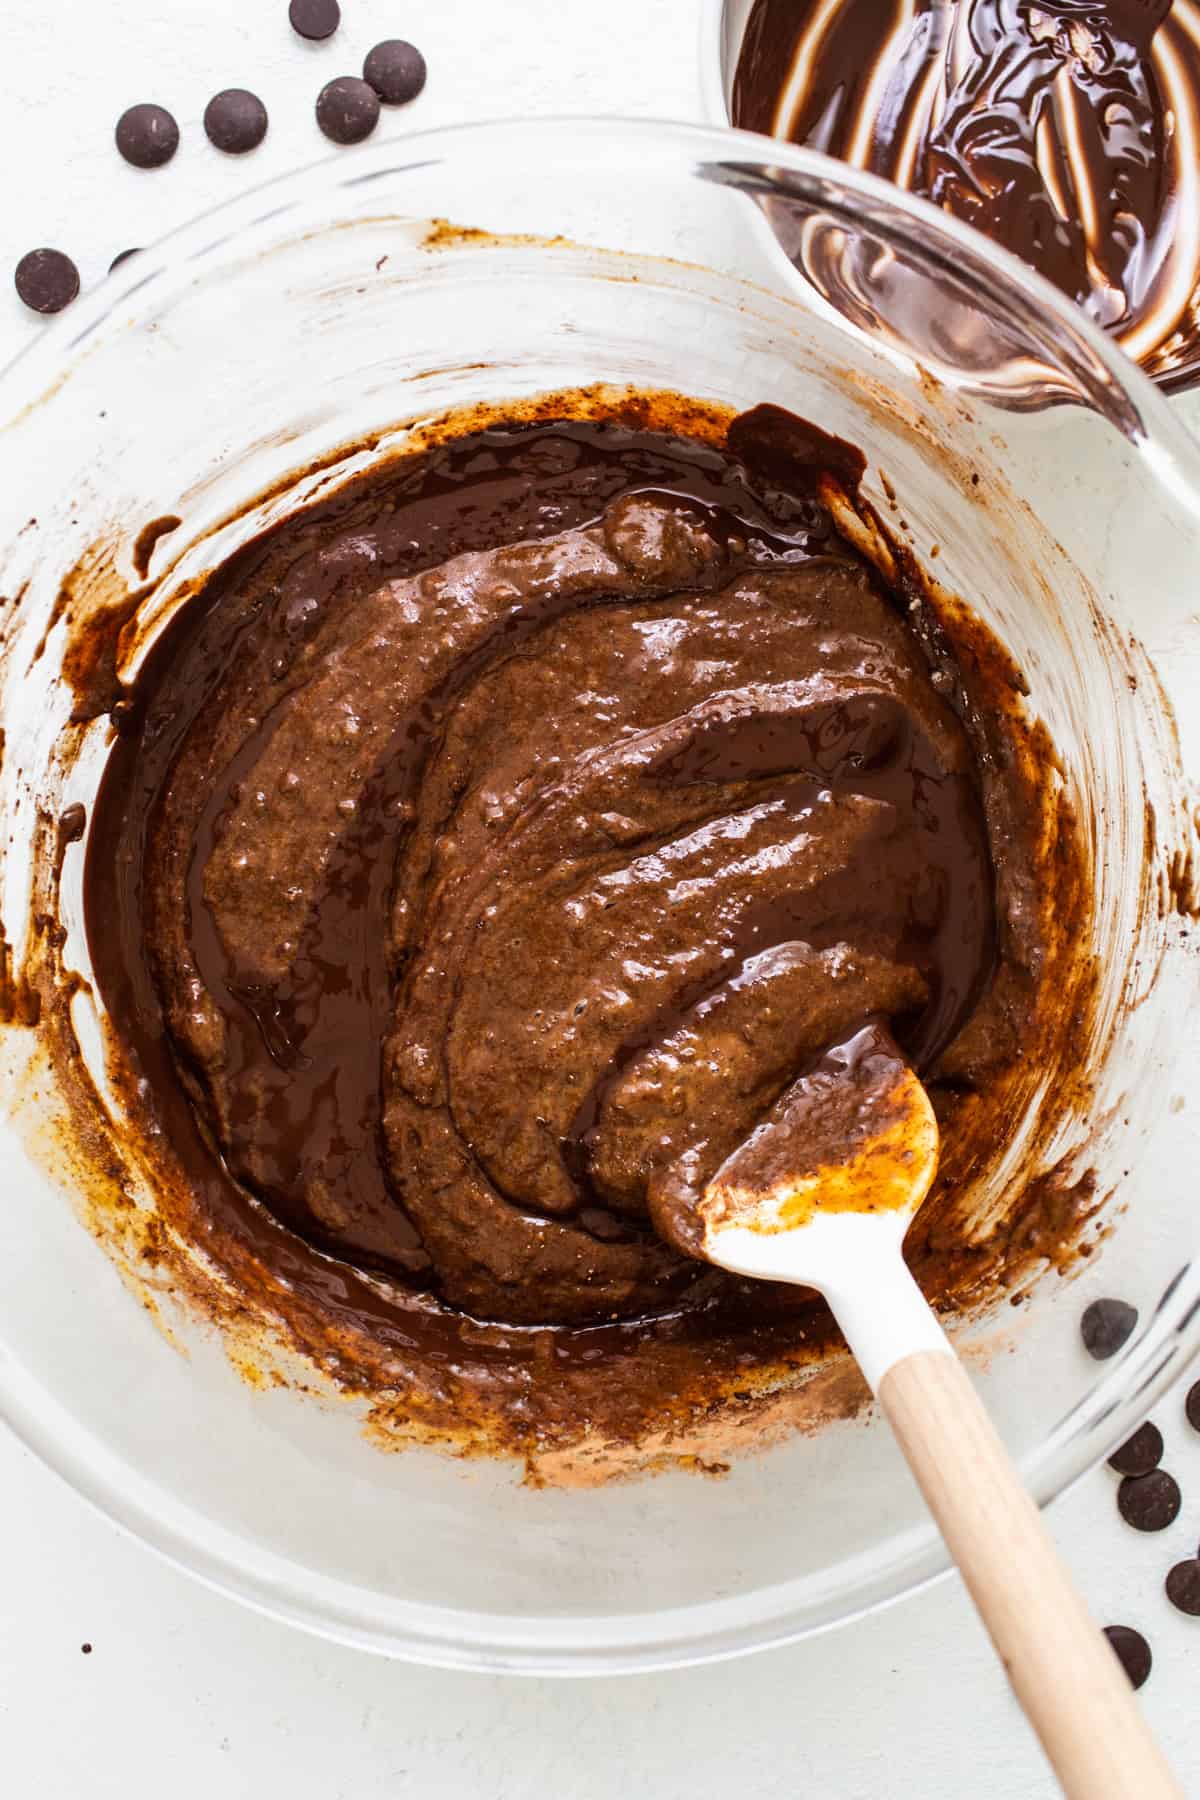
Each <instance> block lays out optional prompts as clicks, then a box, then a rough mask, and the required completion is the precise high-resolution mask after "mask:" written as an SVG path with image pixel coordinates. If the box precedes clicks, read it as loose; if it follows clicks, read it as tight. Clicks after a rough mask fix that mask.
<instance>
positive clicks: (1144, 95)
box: [733, 0, 1200, 386]
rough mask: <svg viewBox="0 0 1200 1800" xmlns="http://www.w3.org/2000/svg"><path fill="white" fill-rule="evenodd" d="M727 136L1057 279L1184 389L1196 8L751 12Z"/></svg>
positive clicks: (1024, 6)
mask: <svg viewBox="0 0 1200 1800" xmlns="http://www.w3.org/2000/svg"><path fill="white" fill-rule="evenodd" d="M1165 14H1169V16H1167V17H1165V20H1164V15H1165ZM733 117H734V122H735V123H736V124H738V125H743V126H747V127H749V128H750V129H752V130H756V131H765V132H769V133H770V134H771V135H773V136H775V137H782V138H789V139H791V140H793V141H794V142H796V143H803V144H809V145H812V146H813V147H814V148H816V149H819V150H823V151H825V152H827V153H828V154H830V155H832V156H836V157H839V158H840V159H841V160H842V161H844V162H847V163H851V164H853V165H854V166H855V167H857V168H861V169H866V170H870V171H871V172H872V173H874V174H878V175H883V176H886V177H887V178H888V179H889V180H891V181H894V182H896V183H897V184H898V185H899V186H901V187H905V188H908V189H910V190H911V191H912V192H914V193H918V194H921V195H924V196H925V197H926V198H927V199H930V200H932V201H933V202H934V203H935V204H936V205H938V206H942V207H944V208H945V209H946V210H947V211H948V212H951V213H953V214H954V215H955V216H956V217H958V218H961V219H963V220H965V221H967V222H968V223H969V224H972V225H975V226H977V227H978V229H979V230H981V231H983V232H984V233H986V234H987V236H989V237H991V238H993V239H995V240H996V241H997V242H999V243H1001V244H1003V245H1005V246H1006V248H1008V249H1010V250H1013V251H1015V252H1016V254H1017V255H1018V256H1021V257H1023V258H1024V259H1025V261H1026V262H1028V263H1031V264H1032V265H1033V266H1034V267H1035V268H1036V269H1038V270H1040V271H1041V273H1042V274H1044V275H1046V276H1048V277H1049V278H1050V280H1051V281H1053V282H1055V283H1056V284H1057V286H1058V287H1060V288H1061V289H1062V290H1063V292H1064V293H1066V294H1068V295H1069V296H1070V297H1071V298H1072V299H1073V300H1075V301H1076V302H1078V304H1079V305H1080V306H1082V307H1083V308H1084V310H1085V311H1086V312H1087V313H1088V314H1089V315H1090V316H1091V317H1092V318H1093V319H1094V320H1095V321H1096V322H1097V323H1098V324H1100V325H1102V326H1104V327H1105V328H1106V329H1107V330H1109V331H1111V332H1112V333H1113V334H1114V335H1115V336H1116V338H1117V340H1118V342H1119V343H1120V344H1121V345H1122V347H1123V348H1124V349H1125V350H1126V351H1127V352H1128V353H1129V354H1130V355H1131V356H1133V357H1135V358H1136V359H1137V360H1138V361H1139V362H1141V363H1142V364H1143V366H1144V367H1145V368H1146V369H1147V371H1148V372H1149V373H1150V374H1152V375H1154V376H1155V377H1157V378H1158V379H1160V380H1162V381H1164V382H1165V383H1166V384H1167V385H1169V386H1178V385H1182V384H1183V383H1184V382H1186V381H1187V380H1189V379H1191V378H1192V377H1193V375H1194V373H1195V371H1196V367H1197V364H1198V363H1200V300H1198V292H1197V290H1198V288H1200V8H1198V7H1197V6H1196V5H1195V4H1194V0H1176V3H1175V5H1174V6H1173V7H1170V6H1169V5H1167V4H1163V0H758V3H757V5H756V7H755V9H754V12H753V14H752V15H751V19H750V22H749V25H748V27H747V31H746V36H745V39H744V42H743V47H742V53H741V58H740V62H739V65H738V70H737V77H736V81H735V85H734V93H733Z"/></svg>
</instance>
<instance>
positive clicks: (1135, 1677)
mask: <svg viewBox="0 0 1200 1800" xmlns="http://www.w3.org/2000/svg"><path fill="white" fill-rule="evenodd" d="M1104 1635H1105V1637H1106V1638H1107V1639H1108V1641H1109V1643H1110V1644H1111V1645H1112V1647H1113V1649H1114V1650H1115V1651H1116V1653H1117V1656H1118V1658H1119V1659H1120V1663H1121V1667H1122V1668H1123V1669H1124V1671H1125V1673H1126V1674H1127V1675H1128V1677H1129V1682H1130V1686H1131V1687H1134V1688H1140V1687H1144V1686H1145V1685H1146V1681H1147V1679H1148V1677H1149V1674H1150V1671H1151V1669H1152V1668H1153V1667H1154V1658H1153V1657H1152V1656H1151V1654H1150V1646H1149V1644H1148V1643H1147V1642H1146V1640H1145V1638H1144V1637H1143V1636H1142V1634H1141V1632H1140V1631H1135V1630H1134V1629H1133V1626H1132V1625H1106V1626H1105V1627H1104Z"/></svg>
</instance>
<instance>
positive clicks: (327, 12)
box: [288, 0, 342, 44]
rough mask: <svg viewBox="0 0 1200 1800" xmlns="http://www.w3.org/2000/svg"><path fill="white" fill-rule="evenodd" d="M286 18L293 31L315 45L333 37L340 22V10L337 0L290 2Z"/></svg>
mask: <svg viewBox="0 0 1200 1800" xmlns="http://www.w3.org/2000/svg"><path fill="white" fill-rule="evenodd" d="M288 18H289V19H290V20H291V21H292V30H293V31H295V32H297V33H298V34H299V35H300V36H301V37H302V38H309V39H310V40H311V41H312V42H313V43H314V44H316V43H320V41H321V39H322V38H327V37H332V36H333V34H334V32H335V31H336V30H337V28H338V26H339V25H340V24H341V22H342V9H341V7H340V6H339V5H338V0H292V4H291V5H290V6H289V7H288Z"/></svg>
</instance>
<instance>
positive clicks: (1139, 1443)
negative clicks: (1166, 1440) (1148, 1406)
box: [1108, 1421, 1163, 1475]
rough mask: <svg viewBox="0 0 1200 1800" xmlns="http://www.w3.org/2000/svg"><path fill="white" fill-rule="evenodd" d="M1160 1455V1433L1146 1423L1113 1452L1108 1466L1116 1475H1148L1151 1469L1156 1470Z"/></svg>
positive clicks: (1161, 1444)
mask: <svg viewBox="0 0 1200 1800" xmlns="http://www.w3.org/2000/svg"><path fill="white" fill-rule="evenodd" d="M1162 1453H1163V1439H1162V1432H1161V1431H1160V1430H1159V1429H1158V1426H1157V1425H1151V1424H1150V1423H1149V1421H1147V1423H1146V1424H1145V1425H1143V1426H1141V1427H1140V1428H1139V1429H1138V1430H1137V1431H1135V1432H1134V1434H1133V1436H1132V1437H1131V1438H1126V1440H1125V1442H1124V1443H1123V1444H1122V1445H1121V1448H1120V1449H1119V1450H1114V1451H1113V1453H1112V1455H1111V1456H1110V1457H1109V1459H1108V1466H1109V1468H1110V1469H1115V1470H1116V1471H1117V1474H1118V1475H1148V1474H1149V1473H1150V1471H1151V1469H1157V1467H1158V1465H1159V1463H1160V1462H1161V1461H1162Z"/></svg>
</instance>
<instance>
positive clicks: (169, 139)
mask: <svg viewBox="0 0 1200 1800" xmlns="http://www.w3.org/2000/svg"><path fill="white" fill-rule="evenodd" d="M178 148H179V127H178V125H177V124H176V123H175V121H174V119H173V118H172V117H171V115H170V113H169V112H168V111H167V109H166V107H165V106H149V105H146V106H131V107H130V108H129V111H128V112H123V113H122V114H121V117H120V118H119V119H118V120H117V149H118V150H119V151H120V152H121V155H122V156H123V157H124V158H125V161H126V162H127V163H132V164H133V166H134V168H135V169H161V168H162V165H163V164H164V163H169V162H170V160H171V158H172V157H173V156H174V154H175V152H176V150H178Z"/></svg>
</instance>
